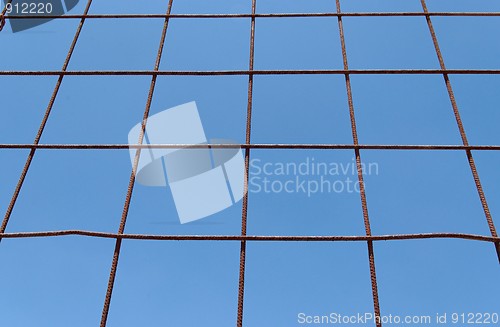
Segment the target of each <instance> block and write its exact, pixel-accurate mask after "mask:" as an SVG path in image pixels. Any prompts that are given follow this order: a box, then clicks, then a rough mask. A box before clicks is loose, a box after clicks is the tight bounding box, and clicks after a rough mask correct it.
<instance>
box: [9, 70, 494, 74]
mask: <svg viewBox="0 0 500 327" xmlns="http://www.w3.org/2000/svg"><path fill="white" fill-rule="evenodd" d="M347 74H349V75H405V74H408V75H412V74H417V75H442V74H449V75H497V74H500V69H347V70H344V69H315V70H307V69H306V70H253V71H250V70H206V71H202V70H196V71H194V70H191V71H182V70H160V71H154V70H74V71H59V70H45V71H34V70H10V71H8V70H3V71H0V76H1V75H4V76H19V75H20V76H34V75H35V76H96V75H98V76H108V75H113V76H123V75H127V76H129V75H130V76H152V75H158V76H162V75H167V76H178V75H180V76H193V75H196V76H232V75H347Z"/></svg>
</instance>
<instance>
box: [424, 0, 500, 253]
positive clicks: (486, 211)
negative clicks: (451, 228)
mask: <svg viewBox="0 0 500 327" xmlns="http://www.w3.org/2000/svg"><path fill="white" fill-rule="evenodd" d="M420 2H421V4H422V9H423V11H424V13H425V14H426V15H425V19H426V21H427V26H428V27H429V32H430V33H431V37H432V43H433V44H434V49H435V50H436V55H437V57H438V60H439V65H440V67H441V69H442V70H446V66H445V64H444V59H443V54H442V53H441V49H440V48H439V43H438V40H437V36H436V31H435V30H434V26H433V25H432V21H431V17H430V15H429V11H428V10H427V5H426V3H425V0H420ZM443 78H444V82H445V84H446V89H447V90H448V96H449V98H450V102H451V106H452V108H453V114H454V115H455V120H456V122H457V126H458V130H459V131H460V137H461V138H462V143H463V145H464V146H468V145H469V141H468V140H467V135H466V133H465V128H464V124H463V122H462V118H461V117H460V112H459V110H458V105H457V101H456V99H455V95H454V93H453V88H452V86H451V82H450V79H449V77H448V74H447V73H446V72H444V73H443ZM465 153H466V154H467V161H468V162H469V166H470V169H471V172H472V177H473V178H474V183H475V184H476V189H477V193H478V195H479V200H480V201H481V205H482V207H483V211H484V215H485V216H486V222H487V223H488V228H489V229H490V233H491V236H493V237H497V236H498V234H497V231H496V228H495V224H494V222H493V218H492V216H491V213H490V209H489V207H488V202H487V201H486V196H485V195H484V191H483V187H482V185H481V180H480V179H479V173H478V172H477V168H476V163H475V162H474V157H473V156H472V151H471V150H469V149H466V150H465ZM495 249H496V252H497V257H498V261H499V262H500V243H495Z"/></svg>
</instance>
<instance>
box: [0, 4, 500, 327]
mask: <svg viewBox="0 0 500 327" xmlns="http://www.w3.org/2000/svg"><path fill="white" fill-rule="evenodd" d="M92 1H93V0H87V3H86V6H85V10H84V12H83V14H81V15H74V14H67V15H64V16H56V15H54V16H50V15H49V16H43V18H45V19H46V18H53V19H72V20H78V21H79V25H78V27H77V30H76V32H75V34H74V37H73V41H72V42H71V46H70V48H69V50H68V52H67V55H66V59H65V60H64V63H63V64H62V68H61V69H60V70H56V71H50V70H43V71H40V70H39V71H34V70H9V71H5V70H3V71H0V76H15V75H18V76H56V77H57V83H56V85H55V87H54V89H53V91H52V94H51V96H50V101H49V103H48V105H47V107H46V110H45V114H44V115H43V119H42V121H41V123H40V125H39V129H38V132H37V133H36V137H35V139H34V141H33V143H32V144H0V149H27V150H29V155H28V157H27V158H26V162H25V164H24V168H23V169H22V172H21V175H20V177H19V180H18V182H17V185H16V186H15V189H14V190H13V192H12V197H11V199H10V202H9V203H8V207H7V211H6V212H5V215H4V218H3V221H2V224H1V227H0V237H1V238H2V239H3V238H38V237H56V236H67V235H80V236H89V237H97V238H109V239H114V240H115V241H116V243H115V249H114V254H113V257H112V258H110V260H111V270H110V272H109V281H108V287H107V290H106V293H105V300H104V305H103V308H102V318H101V323H100V325H101V327H104V326H106V323H107V317H108V312H109V309H110V304H111V301H112V295H113V288H114V286H115V276H116V273H117V269H118V268H119V257H120V249H121V245H122V241H123V240H125V239H130V240H163V241H169V240H170V241H171V240H178V241H197V240H204V241H214V242H215V241H219V242H225V241H232V242H234V241H236V242H240V245H241V246H240V258H239V282H238V303H237V321H236V322H235V323H236V326H244V321H243V312H244V308H245V307H244V292H245V267H246V265H245V262H246V253H247V252H246V245H247V242H253V241H259V242H266V241H272V242H364V243H366V245H367V250H368V260H369V262H368V264H369V268H370V271H369V273H370V279H371V292H372V297H373V312H374V314H375V315H377V316H380V315H381V307H380V304H379V296H378V285H377V275H376V269H375V267H376V260H375V254H374V247H373V244H374V242H377V241H390V240H411V239H436V238H443V239H465V240H474V241H479V242H489V243H492V251H496V253H497V256H498V259H499V260H500V238H499V237H498V234H497V230H496V228H495V224H494V220H493V217H492V214H491V213H490V209H489V207H488V202H487V198H486V195H485V192H484V191H483V187H482V184H481V179H480V176H479V173H478V170H477V168H476V164H475V161H474V156H473V152H475V151H500V145H494V144H490V145H472V144H470V143H469V141H468V138H467V134H466V132H465V128H464V124H463V123H462V119H461V115H460V108H459V106H458V105H457V101H456V100H455V96H454V90H453V86H452V83H451V82H450V79H449V76H450V75H497V74H500V70H499V69H447V68H446V65H445V61H444V59H443V55H442V53H441V50H440V44H439V41H438V39H439V37H438V35H436V32H435V30H434V27H433V17H440V16H449V17H466V16H476V17H492V16H495V17H498V16H500V12H430V11H428V9H427V5H426V1H425V0H420V2H421V7H422V11H421V12H343V11H342V10H341V0H336V1H335V4H336V9H337V10H336V12H321V13H257V12H256V5H257V3H256V2H257V0H249V1H251V2H252V3H251V5H252V13H248V14H172V13H171V10H172V5H173V2H174V0H168V4H167V5H166V6H167V10H166V12H165V13H164V14H89V9H90V7H91V5H92ZM332 1H333V0H332ZM10 2H12V0H10V1H8V3H10ZM390 16H400V17H424V18H425V20H426V22H427V27H428V31H429V37H430V38H431V39H432V43H433V46H434V50H435V54H436V56H437V59H438V61H439V65H440V68H439V69H350V68H349V56H348V51H346V40H345V39H346V38H345V35H344V26H343V19H344V17H390ZM294 17H310V19H314V18H317V17H334V18H335V17H336V19H337V22H338V31H337V32H338V33H339V34H338V35H339V37H340V43H341V44H340V46H341V50H342V59H343V69H338V70H334V69H323V70H282V69H279V70H255V69H254V48H255V38H256V37H255V26H256V19H266V18H272V19H280V18H294ZM30 18H37V19H38V18H40V17H38V16H36V15H32V16H30V15H23V16H16V15H9V14H7V8H6V7H5V8H4V9H3V11H2V14H1V16H0V22H1V24H0V26H1V27H2V28H3V27H4V26H5V23H6V21H8V20H15V19H30ZM194 18H196V19H215V20H224V19H245V20H248V21H250V30H249V32H248V33H249V49H250V52H249V56H248V60H249V62H248V69H247V70H210V71H200V70H182V71H177V70H176V71H173V70H160V62H161V59H162V54H163V50H164V45H165V40H166V36H167V31H168V27H169V22H170V21H171V20H173V19H185V20H188V19H194ZM100 19H108V20H109V19H111V20H118V19H148V20H151V19H157V20H158V19H161V20H163V29H162V32H161V37H160V40H159V43H158V50H157V53H156V61H155V62H154V68H153V69H152V70H68V65H69V62H70V60H71V57H72V55H73V52H74V51H75V48H76V47H77V46H78V45H77V44H78V39H79V36H80V34H81V31H82V29H83V28H84V25H85V22H86V21H88V20H100ZM0 47H1V45H0ZM2 52H4V53H5V52H6V51H5V50H3V51H2ZM388 74H398V75H411V74H414V75H439V76H442V77H443V81H444V83H445V86H446V89H447V93H448V97H449V101H450V103H451V107H452V109H453V114H454V117H455V120H456V125H457V126H458V130H459V132H460V137H461V141H462V145H433V144H430V145H405V144H376V145H374V144H370V145H366V144H360V143H359V141H358V130H357V125H356V115H355V112H356V108H355V105H354V101H353V93H352V91H351V76H352V75H388ZM101 75H114V76H150V77H151V82H150V85H149V92H148V95H147V102H146V104H145V109H144V113H143V125H142V133H141V135H140V138H139V139H138V141H137V144H42V143H40V140H41V137H42V134H43V132H44V129H45V126H46V124H47V121H48V120H49V118H50V115H51V111H52V108H53V106H54V102H55V100H56V98H57V96H58V93H59V90H60V88H61V85H62V83H63V82H64V79H65V77H66V76H101ZM166 75H170V76H172V75H179V76H231V75H232V76H234V75H240V76H247V77H248V102H247V112H246V134H245V135H246V138H245V143H244V144H237V145H228V144H208V145H197V144H148V145H143V141H144V132H145V124H146V120H147V118H148V116H149V114H150V108H151V103H152V99H153V96H154V92H155V85H156V81H157V78H158V76H166ZM256 75H269V76H273V75H340V76H344V78H345V92H346V94H347V100H348V109H349V117H350V123H351V132H352V143H351V144H277V143H268V144H262V143H260V144H257V143H252V139H251V127H252V105H253V86H254V76H256ZM0 78H1V77H0ZM3 109H4V108H2V110H3ZM179 147H186V148H208V147H211V148H228V147H231V148H232V147H239V148H241V149H243V150H244V160H245V170H246V171H245V184H244V189H245V195H244V197H243V202H242V214H241V234H240V235H152V234H126V233H125V225H126V222H127V216H128V213H129V207H130V203H131V199H132V196H133V190H134V184H135V175H134V171H135V170H136V168H137V166H138V162H139V158H140V155H141V150H142V149H145V148H148V149H149V148H179ZM88 149H94V150H102V151H112V150H117V149H121V150H127V149H135V150H136V154H135V160H134V163H133V167H132V172H131V174H130V179H129V182H128V189H127V192H126V197H125V201H124V204H123V211H122V213H121V222H120V225H119V229H118V230H117V231H116V233H104V232H95V231H90V230H57V231H46V232H17V233H7V232H6V228H7V226H8V224H9V220H10V218H11V215H12V212H13V210H14V209H15V206H16V201H17V200H18V198H19V196H20V194H22V188H23V184H24V182H25V180H26V179H27V178H28V177H27V176H28V172H29V170H30V166H31V164H32V162H33V160H34V159H35V157H36V154H37V153H38V151H39V150H57V151H65V150H88ZM253 149H292V150H293V149H295V150H298V149H303V150H308V149H315V150H325V151H326V150H336V149H343V150H352V151H353V152H354V156H355V164H356V168H357V178H358V181H359V185H360V192H359V194H360V200H361V201H360V204H361V208H362V215H363V223H364V228H365V235H359V236H313V235H310V236H307V235H305V236H276V235H247V211H248V208H249V205H250V204H249V201H248V187H249V186H248V176H249V166H250V157H251V152H252V150H253ZM360 150H371V151H377V150H392V151H405V150H418V151H435V150H439V151H456V152H465V154H466V156H467V159H468V165H469V166H470V172H471V173H472V178H473V180H474V183H475V187H476V191H477V195H478V197H479V200H480V202H481V205H482V209H483V211H484V219H485V222H486V223H487V225H488V228H489V231H490V235H475V234H464V233H425V234H422V233H416V234H392V235H372V231H371V227H370V217H369V213H368V204H367V199H366V192H365V187H364V181H363V166H362V158H361V154H360ZM376 325H377V326H381V325H382V323H381V322H380V321H379V322H376Z"/></svg>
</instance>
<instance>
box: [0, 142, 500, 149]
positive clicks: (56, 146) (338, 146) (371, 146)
mask: <svg viewBox="0 0 500 327" xmlns="http://www.w3.org/2000/svg"><path fill="white" fill-rule="evenodd" d="M181 148H182V149H186V148H188V149H207V148H221V149H235V148H242V149H247V148H248V149H304V150H308V149H309V150H315V149H318V150H319V149H332V150H334V149H339V150H342V149H345V150H348V149H363V150H482V151H499V150H500V145H432V144H429V145H403V144H359V145H354V144H271V143H269V144H263V143H260V144H243V143H240V144H0V149H38V150H40V149H46V150H61V149H66V150H120V149H181Z"/></svg>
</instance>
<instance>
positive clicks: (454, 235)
mask: <svg viewBox="0 0 500 327" xmlns="http://www.w3.org/2000/svg"><path fill="white" fill-rule="evenodd" d="M56 236H89V237H99V238H112V239H130V240H157V241H263V242H264V241H270V242H366V241H397V240H417V239H464V240H473V241H482V242H492V243H497V242H500V237H492V236H483V235H475V234H464V233H421V234H392V235H372V236H365V235H363V236H312V235H307V236H300V235H297V236H274V235H273V236H264V235H246V236H245V235H243V236H242V235H152V234H116V233H105V232H93V231H85V230H61V231H47V232H19V233H0V238H10V239H14V238H35V237H36V238H38V237H56Z"/></svg>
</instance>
